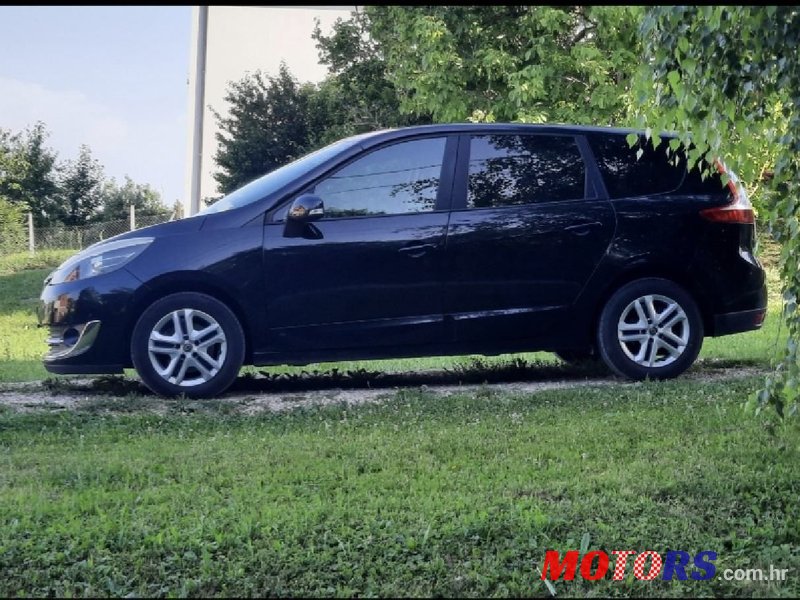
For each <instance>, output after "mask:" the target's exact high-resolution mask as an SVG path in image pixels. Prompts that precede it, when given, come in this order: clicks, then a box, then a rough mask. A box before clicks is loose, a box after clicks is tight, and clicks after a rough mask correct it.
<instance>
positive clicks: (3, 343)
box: [0, 250, 75, 382]
mask: <svg viewBox="0 0 800 600" xmlns="http://www.w3.org/2000/svg"><path fill="white" fill-rule="evenodd" d="M74 252H75V251H74V250H49V251H42V252H38V253H36V254H35V255H34V256H30V255H29V254H27V253H25V254H12V255H6V256H0V382H3V381H32V380H37V379H43V378H45V377H47V376H48V374H47V371H45V369H44V367H43V366H42V355H43V354H44V353H45V351H46V349H47V346H46V344H45V338H46V337H47V334H46V331H45V330H43V329H39V327H38V326H37V321H36V315H35V310H36V306H37V303H38V300H39V294H40V293H41V291H42V283H43V282H44V278H45V277H46V276H47V274H48V273H50V271H51V270H52V269H53V268H54V267H56V266H57V265H58V264H59V263H61V262H62V261H63V260H65V259H66V258H68V257H69V256H71V255H72V254H74Z"/></svg>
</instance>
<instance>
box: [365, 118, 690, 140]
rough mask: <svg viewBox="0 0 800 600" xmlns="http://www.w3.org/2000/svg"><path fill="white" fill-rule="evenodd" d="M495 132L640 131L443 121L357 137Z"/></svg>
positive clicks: (638, 132) (573, 132)
mask: <svg viewBox="0 0 800 600" xmlns="http://www.w3.org/2000/svg"><path fill="white" fill-rule="evenodd" d="M478 131H480V132H487V133H491V132H497V133H500V132H502V133H561V134H582V133H606V134H615V135H627V134H629V133H636V134H639V135H643V134H644V131H642V130H640V129H630V128H624V127H603V126H597V125H568V124H563V123H557V124H552V123H443V124H434V125H415V126H412V127H398V128H394V129H381V130H378V131H372V132H369V133H362V134H360V135H359V136H353V137H354V138H359V139H360V141H362V142H367V143H369V144H372V143H373V142H379V141H384V140H387V139H393V138H397V137H406V136H411V135H423V134H431V133H442V134H452V133H470V132H478ZM674 135H675V134H674V133H666V132H665V133H661V134H660V136H661V137H662V138H663V137H667V138H669V137H673V136H674Z"/></svg>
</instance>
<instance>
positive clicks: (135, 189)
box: [96, 175, 171, 221]
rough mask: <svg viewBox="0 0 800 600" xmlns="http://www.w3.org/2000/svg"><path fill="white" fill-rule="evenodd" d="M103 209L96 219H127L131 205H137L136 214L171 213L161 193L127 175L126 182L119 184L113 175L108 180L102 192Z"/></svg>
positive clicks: (164, 215)
mask: <svg viewBox="0 0 800 600" xmlns="http://www.w3.org/2000/svg"><path fill="white" fill-rule="evenodd" d="M100 197H101V201H100V202H101V206H102V209H101V211H100V212H99V213H98V215H97V217H96V220H101V219H102V220H104V221H112V220H118V219H127V218H128V217H129V215H130V207H131V206H134V207H136V216H137V217H138V216H148V217H149V216H163V217H166V216H167V215H169V214H170V212H171V211H170V209H168V208H167V207H166V206H164V204H163V203H162V202H161V196H160V194H159V193H158V192H157V191H156V190H154V189H153V188H152V187H151V186H149V185H148V184H146V183H136V182H135V181H133V180H132V179H131V178H130V177H128V176H127V175H126V176H125V183H123V184H122V185H118V184H117V181H116V179H114V178H113V177H112V178H111V179H109V180H106V181H105V182H104V183H103V185H102V190H101V193H100Z"/></svg>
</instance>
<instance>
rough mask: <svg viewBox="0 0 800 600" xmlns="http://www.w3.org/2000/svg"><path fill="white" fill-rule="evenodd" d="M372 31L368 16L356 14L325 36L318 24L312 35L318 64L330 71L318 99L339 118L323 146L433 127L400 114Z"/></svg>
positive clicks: (424, 117)
mask: <svg viewBox="0 0 800 600" xmlns="http://www.w3.org/2000/svg"><path fill="white" fill-rule="evenodd" d="M370 26H371V20H370V18H369V16H368V14H367V13H365V12H363V11H360V10H358V9H356V10H355V11H353V12H352V13H351V17H350V19H346V20H345V19H337V20H336V22H335V23H334V26H333V30H332V32H331V34H330V35H328V36H325V35H323V33H322V30H321V29H320V27H319V22H317V26H316V28H315V29H314V33H313V35H312V37H313V39H314V40H315V41H316V42H317V48H318V49H319V58H320V62H321V63H322V64H325V65H327V66H328V74H329V75H328V79H327V80H326V81H325V82H323V83H322V84H321V86H320V90H319V92H320V93H319V94H318V96H324V95H325V94H326V92H329V95H330V97H331V99H332V103H331V104H332V109H331V110H329V112H334V113H337V114H338V115H339V116H340V118H339V119H338V122H335V123H333V124H332V125H333V126H332V127H330V129H329V131H328V135H327V138H328V139H327V140H325V141H327V142H330V141H334V140H335V139H338V138H341V137H344V136H345V135H352V134H355V133H362V132H365V131H373V130H375V129H382V128H386V127H402V126H406V125H416V124H424V123H430V122H432V121H431V115H430V114H429V113H427V112H425V113H422V114H420V115H410V114H403V113H402V112H401V111H400V99H399V97H398V94H397V89H396V88H395V85H394V84H393V83H392V82H391V81H390V79H389V76H388V73H387V70H386V59H385V56H384V53H383V49H382V48H381V46H380V44H378V42H377V41H376V39H375V38H374V37H372V36H371V35H370ZM337 125H338V126H337Z"/></svg>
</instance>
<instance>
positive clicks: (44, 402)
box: [0, 366, 765, 414]
mask: <svg viewBox="0 0 800 600" xmlns="http://www.w3.org/2000/svg"><path fill="white" fill-rule="evenodd" d="M764 373H765V371H764V370H763V369H761V368H757V367H751V366H747V367H734V368H731V367H727V368H726V367H718V368H715V367H713V366H706V367H704V368H703V369H702V370H697V371H694V372H690V373H688V374H686V375H684V376H683V378H684V379H687V380H690V381H698V382H700V381H718V380H724V379H740V378H744V377H750V376H754V375H761V374H764ZM424 375H425V374H419V381H418V382H417V384H416V385H414V378H415V376H414V374H408V377H407V379H408V385H404V386H402V387H400V386H391V387H388V386H384V387H379V388H377V389H364V388H360V389H342V388H341V387H329V388H326V389H304V390H297V391H264V390H258V389H256V390H247V389H244V390H239V391H234V392H231V393H228V394H226V395H225V396H223V397H222V398H218V399H215V400H212V401H208V400H206V401H191V400H168V399H163V398H159V397H157V396H153V395H150V394H147V393H145V394H141V393H139V392H141V391H142V388H141V387H140V384H139V383H138V382H135V381H132V380H124V381H122V382H117V384H118V385H117V387H121V389H118V390H115V389H114V387H115V385H114V382H112V383H110V384H108V387H109V388H110V389H107V390H105V389H103V388H104V385H102V380H93V379H73V380H69V381H68V382H65V383H60V384H58V385H55V386H48V385H43V384H42V383H39V382H35V383H20V384H5V385H4V386H3V388H2V391H0V406H4V407H8V408H10V409H11V410H14V411H19V412H30V411H53V410H56V411H58V410H82V409H89V410H104V411H108V412H132V411H138V410H142V411H153V412H157V413H166V412H167V411H169V410H170V408H171V407H174V406H175V405H176V403H182V404H183V406H186V407H191V406H192V405H195V406H198V405H202V404H203V403H206V404H209V403H214V404H215V405H216V406H217V407H219V406H225V405H227V407H226V408H228V409H230V410H232V411H234V412H241V413H243V414H258V413H260V412H264V411H270V412H280V411H286V410H294V409H297V408H304V407H310V406H315V405H327V404H345V405H348V406H355V405H359V404H367V403H376V402H383V401H386V400H388V399H391V398H394V397H395V396H396V394H397V393H398V391H400V390H401V389H410V390H414V391H427V392H429V393H434V394H439V395H442V396H449V395H452V394H465V393H475V392H478V391H481V392H482V393H485V392H487V391H488V392H499V393H512V394H516V393H526V394H532V393H537V392H541V391H545V390H554V389H578V388H583V387H589V386H608V385H617V386H632V385H638V384H636V383H630V382H623V381H620V380H619V379H615V378H613V377H611V376H595V377H587V378H580V379H578V378H575V377H572V378H562V379H548V380H544V381H541V380H540V381H510V382H503V383H484V384H478V385H476V384H468V385H460V384H457V385H451V384H431V385H429V384H426V383H424V381H425V380H426V378H425V377H424ZM98 382H100V383H101V385H98ZM311 383H312V384H313V383H314V381H313V380H312V382H311ZM239 387H242V386H239ZM245 387H246V386H245ZM309 387H311V388H313V387H316V386H315V385H311V386H309Z"/></svg>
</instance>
